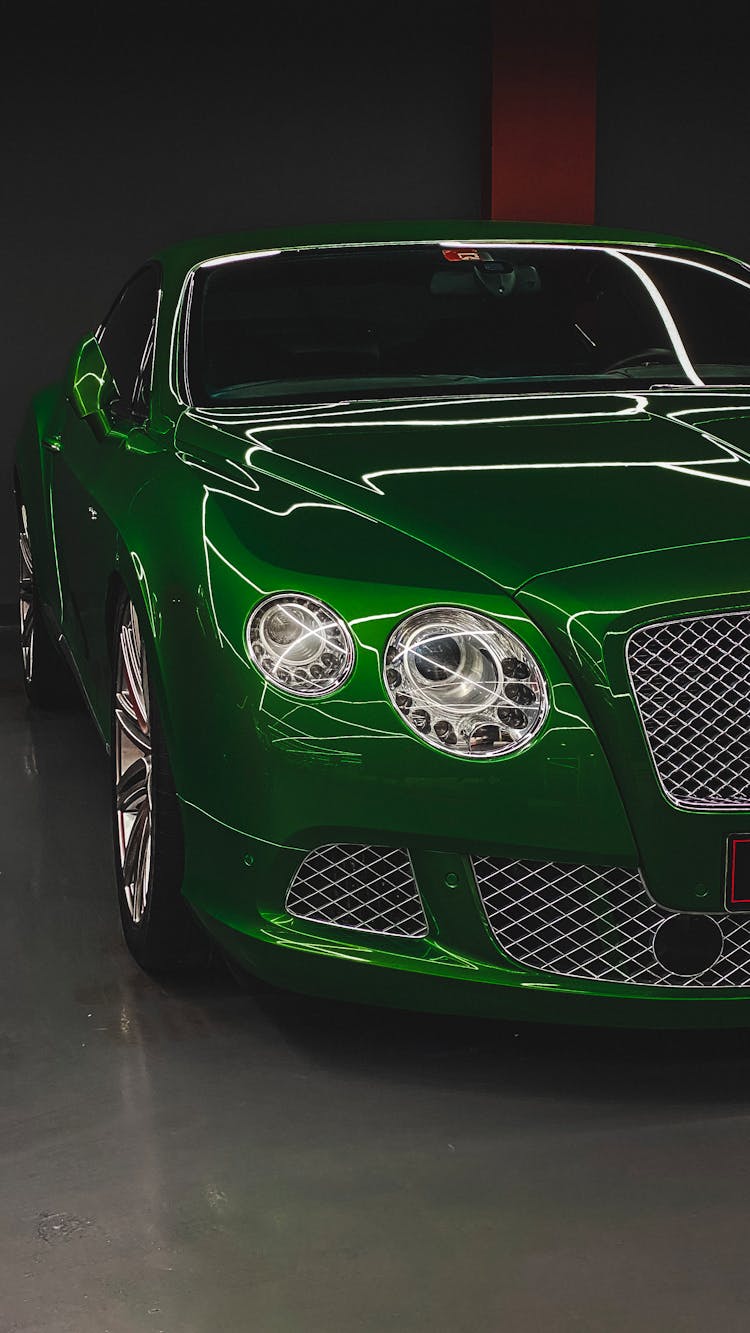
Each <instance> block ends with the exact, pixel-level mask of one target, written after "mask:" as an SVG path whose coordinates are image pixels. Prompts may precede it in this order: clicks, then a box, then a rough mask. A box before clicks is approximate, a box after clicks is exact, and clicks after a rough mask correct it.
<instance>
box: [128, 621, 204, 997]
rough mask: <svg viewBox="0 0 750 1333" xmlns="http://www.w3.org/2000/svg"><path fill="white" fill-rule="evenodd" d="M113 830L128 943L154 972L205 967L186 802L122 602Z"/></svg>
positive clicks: (135, 626)
mask: <svg viewBox="0 0 750 1333" xmlns="http://www.w3.org/2000/svg"><path fill="white" fill-rule="evenodd" d="M112 661H113V677H112V732H111V735H112V746H111V764H112V826H113V834H114V853H115V877H116V881H117V895H118V900H119V906H120V919H121V921H122V929H123V934H124V936H125V942H126V944H127V946H128V948H129V950H130V952H131V954H132V955H133V957H134V959H135V961H136V962H137V963H138V964H139V966H140V967H142V968H143V969H144V971H146V972H151V973H154V974H159V973H166V972H171V971H178V970H181V969H184V968H185V967H187V966H196V965H198V964H201V963H203V962H204V961H205V960H206V959H207V957H208V946H207V941H206V938H205V936H204V935H203V932H202V931H201V930H200V928H199V927H198V925H197V923H196V921H195V918H194V917H193V915H192V913H191V911H190V909H189V907H188V905H187V903H186V902H185V899H184V898H183V897H182V881H183V876H184V866H185V852H184V841H183V832H182V820H181V817H180V808H179V802H178V799H177V794H176V792H175V786H174V779H173V777H172V770H171V767H170V763H169V756H168V754H167V748H166V744H165V741H164V732H163V729H162V725H161V719H160V716H159V707H158V704H157V701H156V697H155V692H154V689H153V685H152V683H151V681H150V679H149V669H148V660H147V654H146V644H145V641H144V639H143V638H142V636H141V629H140V624H139V620H138V614H137V612H136V609H135V607H134V605H133V603H132V602H131V601H130V599H129V598H128V597H126V596H123V597H122V598H121V600H120V602H119V604H118V607H117V611H116V614H115V624H114V644H113V653H112Z"/></svg>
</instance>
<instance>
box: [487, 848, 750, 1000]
mask: <svg viewBox="0 0 750 1333" xmlns="http://www.w3.org/2000/svg"><path fill="white" fill-rule="evenodd" d="M473 866H474V875H475V877H476V882H477V888H478V889H479V896H480V898H481V901H482V905H483V907H484V910H485V912H486V914H487V920H488V922H489V926H490V929H491V931H492V934H493V936H494V938H495V940H496V941H497V943H498V944H499V946H500V948H501V949H502V951H503V953H504V954H506V955H507V956H508V958H511V959H513V961H514V962H516V963H522V964H523V965H524V967H529V968H535V969H538V970H539V971H540V972H553V973H554V974H555V975H556V976H561V977H577V978H580V979H581V980H585V981H616V982H627V983H629V984H630V985H638V986H678V987H680V988H681V989H686V988H694V987H700V988H701V989H706V988H709V989H710V988H712V987H720V986H731V987H740V986H750V919H749V918H747V917H742V916H729V915H727V914H726V913H724V914H722V915H714V916H713V917H712V920H714V921H715V922H716V923H717V925H718V926H719V928H720V930H721V933H722V936H723V941H724V942H723V947H722V951H721V955H720V957H719V958H718V959H717V961H716V962H715V963H714V965H713V966H712V967H710V968H708V969H707V970H706V971H705V972H701V973H700V974H699V975H697V976H691V977H685V976H677V975H675V974H674V973H670V972H668V971H667V970H666V968H664V967H662V965H661V963H659V961H658V960H657V958H656V955H655V954H654V952H653V941H654V936H655V934H656V930H657V928H658V927H659V926H660V925H661V924H662V922H664V921H667V920H669V918H670V917H671V916H673V915H675V914H674V913H671V912H667V911H665V910H664V909H663V908H661V907H657V906H656V904H655V903H654V902H653V901H652V899H651V898H650V896H649V894H648V892H647V890H646V889H645V888H644V885H643V881H642V880H641V878H640V876H639V875H637V874H634V873H633V871H631V870H622V869H618V868H616V867H605V868H603V867H601V866H599V867H596V866H577V865H557V864H555V863H553V862H538V861H505V860H501V859H499V858H495V857H477V858H475V859H474V861H473Z"/></svg>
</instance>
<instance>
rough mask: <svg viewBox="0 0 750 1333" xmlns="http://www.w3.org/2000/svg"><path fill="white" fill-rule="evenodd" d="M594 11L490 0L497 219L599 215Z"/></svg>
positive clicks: (542, 0)
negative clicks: (596, 207)
mask: <svg viewBox="0 0 750 1333" xmlns="http://www.w3.org/2000/svg"><path fill="white" fill-rule="evenodd" d="M597 10H598V4H597V0H557V3H554V0H527V3H526V4H523V3H519V0H516V3H515V4H509V3H507V0H492V28H493V31H492V89H491V99H490V100H491V108H490V191H489V193H490V216H491V217H492V218H498V219H507V220H508V221H518V222H593V220H594V184H595V165H596V27H597Z"/></svg>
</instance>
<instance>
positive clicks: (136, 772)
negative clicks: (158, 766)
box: [115, 759, 149, 814]
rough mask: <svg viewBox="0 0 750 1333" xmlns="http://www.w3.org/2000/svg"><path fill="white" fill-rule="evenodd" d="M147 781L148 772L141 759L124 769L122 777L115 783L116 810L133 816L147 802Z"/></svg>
mask: <svg viewBox="0 0 750 1333" xmlns="http://www.w3.org/2000/svg"><path fill="white" fill-rule="evenodd" d="M148 779H149V772H148V768H147V767H146V763H145V761H144V760H143V759H136V760H135V762H134V763H132V764H131V765H130V767H129V768H126V769H125V772H124V773H123V775H122V777H121V778H120V780H119V782H118V783H117V790H116V793H115V796H116V801H117V809H118V810H121V811H122V812H123V814H134V813H135V812H136V811H137V810H139V809H140V807H141V806H142V805H143V803H144V801H145V802H148V795H149V793H148Z"/></svg>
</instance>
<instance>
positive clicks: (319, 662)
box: [245, 593, 354, 696]
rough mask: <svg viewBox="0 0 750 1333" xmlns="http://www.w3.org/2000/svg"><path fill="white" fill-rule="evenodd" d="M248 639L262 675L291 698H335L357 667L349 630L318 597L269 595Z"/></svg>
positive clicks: (255, 615) (252, 621)
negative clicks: (295, 695)
mask: <svg viewBox="0 0 750 1333" xmlns="http://www.w3.org/2000/svg"><path fill="white" fill-rule="evenodd" d="M245 640H246V642H247V651H248V653H249V654H250V657H251V659H252V661H253V662H254V663H255V665H256V667H257V668H258V670H259V671H260V673H261V675H263V676H265V677H266V680H270V681H271V683H272V684H273V685H276V686H277V687H278V688H279V689H280V690H285V691H286V693H287V694H302V695H313V696H314V695H321V694H330V693H331V691H332V690H337V689H338V688H339V686H340V685H343V683H344V681H345V680H346V679H347V678H348V676H350V675H351V671H352V667H353V666H354V641H353V639H352V636H351V634H350V632H349V629H348V628H347V626H346V625H345V623H344V621H343V620H342V619H341V617H340V616H337V615H336V612H335V611H332V610H331V608H330V606H326V605H325V603H324V602H319V601H318V600H317V599H316V598H314V597H302V596H298V595H297V594H295V593H279V594H277V595H276V596H274V597H267V598H266V600H265V601H264V602H261V603H260V605H259V606H256V608H255V610H254V611H253V613H252V615H251V616H250V619H249V620H248V622H247V628H246V630H245Z"/></svg>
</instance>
